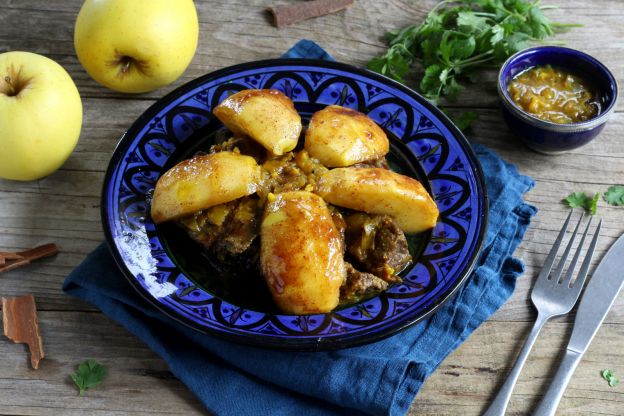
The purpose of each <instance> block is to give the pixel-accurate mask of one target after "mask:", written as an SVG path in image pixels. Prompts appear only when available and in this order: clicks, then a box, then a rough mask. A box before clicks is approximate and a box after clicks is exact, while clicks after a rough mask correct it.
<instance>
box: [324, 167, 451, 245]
mask: <svg viewBox="0 0 624 416" xmlns="http://www.w3.org/2000/svg"><path fill="white" fill-rule="evenodd" d="M317 188H318V189H317V193H318V194H319V195H321V196H322V197H323V198H324V199H325V200H326V201H327V202H329V203H330V204H334V205H338V206H340V207H344V208H349V209H353V210H356V211H364V212H368V213H370V214H385V215H389V216H391V217H393V218H394V219H395V221H396V222H397V224H398V226H399V227H400V228H401V229H402V230H403V231H404V232H406V233H418V232H422V231H425V230H427V229H430V228H432V227H433V226H434V225H435V223H436V221H437V219H438V214H439V212H438V207H437V206H436V204H435V202H434V201H433V199H432V198H431V196H429V194H428V193H427V190H426V189H425V188H424V187H423V186H422V184H421V183H420V182H418V181H417V180H416V179H412V178H410V177H408V176H404V175H401V174H398V173H395V172H392V171H390V170H387V169H380V168H337V169H332V170H330V171H328V172H326V173H325V174H323V176H321V178H320V179H319V182H318V187H317Z"/></svg>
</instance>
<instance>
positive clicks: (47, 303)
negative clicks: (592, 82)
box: [0, 0, 624, 415]
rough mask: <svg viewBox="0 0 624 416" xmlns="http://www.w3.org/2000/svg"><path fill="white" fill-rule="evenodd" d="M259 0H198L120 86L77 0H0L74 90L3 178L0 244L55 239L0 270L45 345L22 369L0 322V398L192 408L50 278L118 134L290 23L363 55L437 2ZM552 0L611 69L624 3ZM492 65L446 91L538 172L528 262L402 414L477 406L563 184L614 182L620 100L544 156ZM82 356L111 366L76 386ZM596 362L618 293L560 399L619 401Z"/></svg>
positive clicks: (96, 224)
mask: <svg viewBox="0 0 624 416" xmlns="http://www.w3.org/2000/svg"><path fill="white" fill-rule="evenodd" d="M275 2H276V3H284V2H287V1H286V0H275ZM270 3H273V1H272V0H271V1H269V0H266V1H263V0H254V1H240V0H239V1H196V5H197V9H198V12H199V21H200V39H199V47H198V49H197V53H196V55H195V58H194V60H193V62H192V63H191V65H190V66H189V68H188V69H187V71H186V72H185V73H184V75H183V76H182V78H181V79H179V80H178V81H176V82H175V83H173V84H172V85H170V86H168V87H165V88H162V89H160V90H157V91H153V92H151V93H148V94H143V95H122V94H118V93H115V92H113V91H111V90H108V89H105V88H104V87H102V86H100V85H98V84H97V83H96V82H94V81H93V80H92V79H90V78H89V76H88V75H87V73H86V72H85V71H84V70H83V69H82V67H81V66H80V64H79V62H78V60H77V58H76V56H75V54H74V47H73V25H74V21H75V18H76V15H77V13H78V10H79V8H80V5H81V1H80V0H71V1H69V0H67V1H60V0H55V1H48V0H0V52H5V51H12V50H26V51H31V52H36V53H40V54H44V55H46V56H48V57H50V58H52V59H54V60H56V61H57V62H59V63H60V64H61V65H63V66H64V67H65V69H67V71H68V72H69V73H70V75H71V76H72V78H73V79H74V80H75V82H76V84H77V86H78V89H79V90H80V93H81V96H82V100H83V106H84V123H83V128H82V134H81V138H80V142H79V144H78V147H77V149H76V151H75V152H74V153H73V155H72V156H71V158H70V159H69V160H68V161H67V163H66V164H65V165H64V166H63V167H62V168H61V169H60V170H59V171H58V172H56V173H54V174H53V175H51V176H49V177H47V178H45V179H42V180H39V181H35V182H30V183H19V182H12V181H5V180H0V250H11V251H13V250H20V249H25V248H29V247H33V246H35V245H38V244H42V243H48V242H55V243H57V244H58V245H59V247H60V250H61V253H60V254H59V255H58V256H56V257H55V258H51V259H46V260H43V261H40V262H38V263H36V264H32V265H30V266H27V267H24V268H22V269H19V270H16V271H13V272H9V273H6V274H3V275H0V295H2V296H16V295H23V294H27V293H32V294H34V296H35V297H36V300H37V306H38V310H39V319H40V325H41V330H42V333H43V339H44V346H45V350H46V358H45V359H44V360H43V361H42V363H41V367H40V369H39V370H38V371H34V370H32V369H31V368H30V365H29V359H28V354H27V351H26V347H25V346H24V345H16V344H13V343H12V342H10V341H8V340H7V339H6V338H4V337H1V336H0V414H3V415H4V414H10V415H84V414H87V415H116V414H119V415H141V414H146V415H147V414H149V415H155V414H176V415H178V414H185V415H186V414H189V415H192V414H198V415H199V414H205V411H204V409H203V408H202V406H201V405H200V403H199V402H198V401H197V399H195V398H194V397H193V395H192V394H191V393H190V392H189V391H188V390H187V389H186V388H185V386H184V385H183V384H182V383H181V382H179V381H178V380H177V379H176V378H175V377H174V376H173V375H172V374H171V373H170V372H169V371H168V369H167V366H166V364H165V363H164V362H163V361H162V360H161V359H160V358H159V357H158V356H156V354H154V353H153V352H152V351H151V350H149V349H147V348H146V347H145V346H144V345H143V344H142V343H141V342H140V341H138V340H137V339H136V338H135V337H134V336H132V335H130V334H129V333H128V332H126V331H125V330H124V329H123V328H121V327H119V326H118V325H116V324H114V323H113V322H111V321H110V320H109V319H108V318H106V317H105V316H104V315H102V314H101V313H100V312H99V311H97V310H95V309H94V308H93V307H91V306H90V305H88V304H86V303H83V302H81V301H78V300H76V299H74V298H71V297H69V296H66V295H65V294H64V293H63V292H62V291H61V283H62V281H63V279H65V277H66V276H67V274H68V273H69V272H70V271H71V270H72V269H74V268H75V267H76V265H77V264H78V263H79V262H80V261H81V260H82V259H83V258H84V257H85V256H86V254H87V253H89V252H90V251H91V250H92V249H93V248H95V247H96V246H97V245H98V244H99V243H100V242H101V241H102V239H103V236H102V230H101V224H100V189H101V185H102V180H103V176H104V170H105V169H106V166H107V164H108V161H109V159H110V157H111V154H112V151H113V149H114V147H115V144H116V143H117V141H118V139H119V138H120V136H121V134H122V133H123V132H124V130H125V129H126V128H127V127H128V126H129V125H130V124H131V123H132V122H133V120H134V119H135V118H136V117H137V116H139V115H140V114H141V113H142V112H143V111H144V110H145V109H146V108H147V107H149V106H150V105H151V104H152V103H153V102H154V100H156V99H158V98H160V97H162V96H163V95H165V94H166V93H167V92H169V91H171V90H172V89H173V88H176V87H178V86H179V85H182V84H183V83H185V82H187V81H189V80H191V79H193V78H196V77H198V76H200V75H203V74H205V73H207V72H210V71H213V70H215V69H218V68H222V67H224V66H228V65H232V64H236V63H240V62H245V61H252V60H257V59H264V58H271V57H276V56H278V55H280V53H281V52H283V51H284V50H286V49H288V48H289V47H290V46H291V45H292V44H294V43H295V42H296V41H297V40H299V39H301V38H308V39H313V40H315V41H317V42H318V43H319V44H321V45H323V46H324V47H325V48H326V49H327V50H328V51H329V52H330V53H331V54H332V55H333V56H335V57H336V59H337V60H339V61H343V62H346V63H351V64H358V65H363V64H364V63H365V62H367V61H368V60H369V59H370V58H371V57H373V56H374V55H376V54H378V53H380V52H381V51H382V50H383V43H382V41H381V36H382V34H383V33H384V32H385V31H386V30H390V29H394V28H397V27H400V26H403V25H406V24H409V23H414V22H420V21H421V19H422V17H423V15H424V14H425V13H426V11H427V10H429V9H430V8H431V7H432V6H433V4H434V2H433V1H418V0H412V1H408V0H405V1H400V0H392V1H375V0H359V1H357V2H356V4H355V5H354V6H353V7H351V8H350V9H348V10H347V11H345V12H341V13H338V14H336V15H332V16H327V17H323V18H319V19H316V20H313V21H308V22H304V23H301V24H297V25H294V26H292V27H288V28H285V29H280V30H277V29H275V28H274V27H273V26H271V25H270V23H269V18H268V16H267V14H266V13H265V11H264V8H265V6H267V5H268V4H270ZM549 3H550V2H549ZM552 3H555V4H558V5H559V6H561V8H560V9H558V10H554V11H550V12H548V15H549V16H551V17H553V19H555V20H558V21H563V22H577V23H582V24H583V25H584V27H582V28H577V29H574V30H573V31H571V32H569V33H565V34H562V35H560V36H559V37H558V39H557V40H561V41H564V42H565V43H566V45H568V46H570V47H573V48H578V49H581V50H583V51H586V52H588V53H590V54H592V55H594V56H595V57H597V58H598V59H600V60H601V61H603V62H604V63H605V64H606V65H607V66H608V67H609V68H610V69H611V70H612V71H613V73H614V74H615V75H616V77H617V78H618V81H619V83H620V85H624V80H623V78H622V76H623V75H624V25H623V24H622V21H623V19H624V4H623V3H622V2H621V1H619V0H611V1H608V0H600V1H591V2H590V1H581V0H574V1H563V0H556V1H555V0H553V1H552ZM494 79H495V74H494V73H491V74H489V75H488V76H487V77H486V79H485V81H484V82H481V83H480V84H478V85H476V86H473V87H471V88H470V89H469V90H468V91H466V92H465V93H463V94H462V95H461V96H460V99H459V101H458V102H457V103H455V105H454V106H455V107H461V108H470V109H474V110H476V111H478V113H479V115H480V119H479V120H478V121H477V122H476V123H475V125H474V128H473V129H472V130H471V131H470V132H469V133H468V137H469V139H470V140H471V141H474V142H479V143H483V144H486V145H487V146H490V147H491V148H492V149H494V150H495V151H497V152H498V153H499V154H500V155H501V156H503V157H504V158H505V159H506V160H508V161H510V162H513V163H515V164H516V165H517V166H518V167H519V169H520V170H521V171H522V172H523V173H525V174H528V175H531V176H532V177H533V178H535V180H536V181H537V186H536V187H535V189H534V190H533V191H531V192H530V193H529V194H528V195H527V197H526V199H527V201H528V202H530V203H532V204H534V205H535V206H537V207H538V208H539V213H538V214H537V216H536V217H535V219H534V220H533V222H532V224H531V227H530V228H529V230H528V232H527V233H526V236H525V239H524V241H523V243H522V245H521V246H520V248H519V249H518V250H517V252H516V255H517V256H519V257H521V258H522V259H524V261H525V262H526V265H527V269H526V273H525V275H524V276H522V277H521V278H520V279H519V281H518V285H517V288H516V291H515V293H514V294H513V297H512V298H511V299H510V300H509V301H508V302H507V304H506V305H504V306H503V307H502V308H501V309H500V311H498V312H497V313H496V314H495V315H494V316H493V317H492V318H491V319H490V320H488V321H487V322H486V323H484V324H483V325H482V326H481V327H480V328H479V329H478V330H477V331H476V332H475V333H474V334H473V335H472V336H471V337H470V338H469V339H468V341H467V342H466V343H465V344H463V345H462V346H461V347H460V348H459V349H458V350H457V351H456V352H455V353H453V354H452V355H451V356H450V357H448V359H447V360H446V361H445V362H444V363H443V364H442V366H441V367H440V368H439V369H438V371H436V372H435V374H433V376H432V377H431V378H430V379H429V380H428V381H427V382H426V383H425V385H424V388H423V389H422V391H421V392H420V394H419V395H418V397H417V398H416V400H415V402H414V404H413V406H412V408H411V410H410V415H425V414H429V415H476V414H479V413H480V412H482V411H483V410H484V409H485V406H486V405H487V403H488V402H489V400H490V398H491V397H492V395H493V393H494V392H495V391H496V390H497V388H498V387H499V386H500V385H501V384H502V382H503V380H504V378H505V376H506V373H507V371H508V370H509V368H510V366H511V364H512V362H513V359H514V357H515V356H516V354H517V353H518V352H519V349H520V347H521V344H522V340H523V339H524V338H525V337H526V335H527V334H528V331H529V329H530V327H531V323H532V321H533V319H534V318H535V313H534V311H533V309H532V307H531V305H530V302H529V289H530V287H531V282H532V281H533V279H534V278H535V276H536V275H537V273H538V272H539V270H540V267H541V265H542V263H543V262H544V258H545V256H546V253H547V252H548V250H549V248H550V246H551V243H552V242H553V241H554V239H555V236H556V233H557V231H558V229H559V227H560V225H561V223H562V221H563V219H564V217H565V215H566V214H567V209H566V208H565V207H564V206H563V205H562V204H561V202H560V201H561V199H562V197H564V196H566V195H567V194H569V193H570V192H572V191H587V192H603V191H605V190H606V188H607V187H608V186H609V185H612V184H624V137H623V135H622V132H623V131H624V112H622V110H623V109H624V100H620V102H619V104H618V106H617V111H616V113H615V114H613V116H612V117H611V120H610V122H609V124H608V125H607V127H606V128H605V130H604V131H603V132H602V134H601V135H600V137H599V138H598V139H597V140H595V141H594V142H592V143H590V144H588V145H587V146H585V147H583V148H581V149H578V150H576V151H573V152H571V153H569V154H566V155H563V156H557V157H547V156H542V155H539V154H536V153H533V152H531V151H529V150H528V149H527V148H525V147H524V146H523V145H522V144H521V143H519V142H518V140H516V139H515V138H514V137H513V136H512V134H511V133H510V132H509V130H508V129H507V127H506V126H505V125H504V123H503V120H502V118H501V115H500V113H499V110H498V107H499V105H498V102H497V96H496V88H495V84H494ZM0 128H2V127H1V126H0ZM599 215H600V217H601V218H603V219H604V228H603V230H604V232H603V237H602V238H601V239H600V241H599V248H598V253H597V254H598V255H597V258H600V257H601V255H602V254H603V253H604V251H605V250H606V248H607V247H608V246H609V245H610V244H611V243H612V242H613V241H614V240H615V239H616V238H617V237H618V236H619V235H620V234H622V233H623V232H624V208H615V207H610V206H608V205H607V204H606V203H605V202H604V201H600V202H599ZM594 267H595V264H594ZM573 317H574V316H573V315H568V316H566V317H563V318H559V319H555V320H553V321H551V322H550V323H548V324H547V325H546V327H545V329H544V331H543V334H542V335H541V336H540V338H539V339H538V341H537V343H536V345H535V348H534V350H533V353H532V354H531V356H530V358H529V361H528V362H527V365H526V367H525V369H524V371H523V373H522V375H521V376H520V380H519V382H518V384H517V386H516V389H515V391H514V395H513V397H512V399H511V403H510V407H509V411H508V414H510V415H524V414H529V413H530V412H531V410H532V409H534V408H535V406H536V404H537V402H538V401H539V399H540V397H541V396H542V394H543V393H544V390H545V388H546V386H547V384H548V382H549V379H550V377H551V376H552V375H553V371H554V369H555V367H556V365H557V362H558V357H559V356H560V354H561V352H562V347H563V346H564V345H565V343H566V340H567V337H568V336H569V334H570V330H571V323H572V320H573ZM90 358H93V359H96V360H97V361H99V362H102V363H103V364H105V365H106V366H107V367H108V369H109V377H108V379H107V380H106V382H105V383H104V384H103V385H102V386H101V387H98V388H97V389H94V390H92V391H89V392H88V394H86V396H84V397H78V396H77V394H76V389H75V388H74V386H73V385H72V382H71V381H70V379H69V377H68V374H69V373H71V372H72V371H74V369H75V367H76V365H77V364H78V363H80V362H82V361H84V360H86V359H90ZM604 368H612V369H614V370H615V371H616V373H617V374H619V376H620V378H622V379H624V296H623V295H620V297H619V298H618V300H617V301H616V303H615V306H614V307H613V309H612V310H611V312H610V313H609V315H608V316H607V318H606V321H605V323H604V324H603V325H602V327H601V329H600V331H599V332H598V334H597V336H596V338H595V340H594V341H593V343H592V344H591V346H590V348H589V351H588V352H587V354H585V356H584V358H583V361H582V363H581V364H580V366H579V367H578V369H577V370H576V373H575V374H574V377H573V378H572V381H571V383H570V385H569V387H568V389H567V391H566V393H565V396H564V398H563V400H562V402H561V405H560V408H559V413H558V414H561V415H623V414H624V384H622V385H620V386H619V387H617V388H610V387H608V385H607V383H606V382H605V381H604V380H602V379H601V377H600V374H599V372H600V371H601V370H602V369H604ZM234 399H235V398H232V400H234Z"/></svg>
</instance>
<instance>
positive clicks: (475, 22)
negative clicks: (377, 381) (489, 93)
mask: <svg viewBox="0 0 624 416" xmlns="http://www.w3.org/2000/svg"><path fill="white" fill-rule="evenodd" d="M548 8H552V7H550V6H542V5H540V2H539V0H537V1H527V0H443V1H442V2H440V3H438V5H437V6H435V7H434V8H433V9H432V10H431V11H430V12H429V14H428V15H427V17H426V18H425V20H424V21H423V22H422V23H421V24H419V25H412V26H406V27H404V28H402V29H399V30H396V31H393V32H389V33H387V34H386V41H387V43H388V50H387V51H386V53H385V54H383V55H381V56H378V57H376V58H374V59H373V60H371V61H370V62H369V63H368V67H369V68H370V69H372V70H374V71H377V72H380V73H382V74H384V75H387V76H389V77H391V78H394V79H396V80H398V81H403V79H404V77H406V76H407V75H408V74H409V73H410V72H411V70H412V69H413V68H414V67H420V68H422V69H423V71H424V73H423V76H422V78H421V81H420V89H421V92H422V93H423V94H424V95H425V96H426V97H427V98H429V99H430V100H432V101H433V102H434V103H437V102H438V101H439V99H440V97H442V96H444V97H447V98H448V99H450V100H453V99H455V98H456V97H457V95H458V94H459V92H461V91H462V90H463V88H464V87H463V86H462V85H461V84H460V80H461V79H463V78H466V79H468V80H470V81H472V82H475V81H476V74H477V71H478V70H479V69H480V68H483V67H487V66H492V65H496V64H500V63H502V62H504V60H505V59H507V57H509V56H510V55H512V54H514V53H516V52H518V51H520V50H522V49H524V48H526V47H527V46H529V45H530V43H531V42H535V41H541V40H543V39H545V38H547V37H550V36H553V35H554V34H555V32H556V31H557V30H560V29H564V28H567V27H572V26H578V25H564V24H558V23H553V22H551V21H550V20H548V19H547V18H546V16H544V14H543V12H542V11H543V10H545V9H548ZM472 120H474V117H473V118H470V119H468V118H466V121H472Z"/></svg>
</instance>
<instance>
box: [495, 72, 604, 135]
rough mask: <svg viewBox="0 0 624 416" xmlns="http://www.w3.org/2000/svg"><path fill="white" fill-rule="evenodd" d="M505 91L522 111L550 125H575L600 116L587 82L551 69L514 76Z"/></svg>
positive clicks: (593, 94)
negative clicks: (551, 123)
mask: <svg viewBox="0 0 624 416" xmlns="http://www.w3.org/2000/svg"><path fill="white" fill-rule="evenodd" d="M507 91H508V92H509V95H510V96H511V99H512V100H513V101H514V102H515V103H516V104H517V105H518V106H520V108H522V109H523V110H524V111H526V112H527V113H529V114H531V115H533V116H535V117H538V118H541V119H542V120H546V121H550V122H553V123H558V124H569V123H578V122H582V121H586V120H589V119H590V118H593V117H595V116H597V115H598V113H599V112H600V103H599V101H598V100H597V97H596V94H595V92H594V90H593V88H592V86H591V85H590V84H589V83H588V82H587V81H585V80H584V79H582V78H580V77H579V76H577V75H574V74H571V73H569V72H566V71H564V70H561V69H557V68H553V67H552V66H550V65H546V66H537V67H534V68H531V69H528V70H526V71H523V72H521V73H520V74H518V75H516V76H515V77H514V78H513V79H512V80H511V82H510V83H509V86H508V87H507Z"/></svg>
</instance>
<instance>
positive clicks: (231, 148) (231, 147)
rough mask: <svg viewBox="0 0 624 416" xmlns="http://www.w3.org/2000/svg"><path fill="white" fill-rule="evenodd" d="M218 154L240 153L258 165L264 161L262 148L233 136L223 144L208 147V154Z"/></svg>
mask: <svg viewBox="0 0 624 416" xmlns="http://www.w3.org/2000/svg"><path fill="white" fill-rule="evenodd" d="M236 149H238V150H236ZM218 152H240V153H242V154H244V155H247V156H251V157H253V158H254V159H256V162H258V163H262V162H264V160H265V159H266V150H265V149H264V147H262V146H261V145H260V144H259V143H258V142H256V141H255V140H252V139H250V138H249V137H246V136H234V137H231V138H229V139H228V140H226V141H224V142H221V143H217V144H213V145H212V146H210V152H209V153H218Z"/></svg>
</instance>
